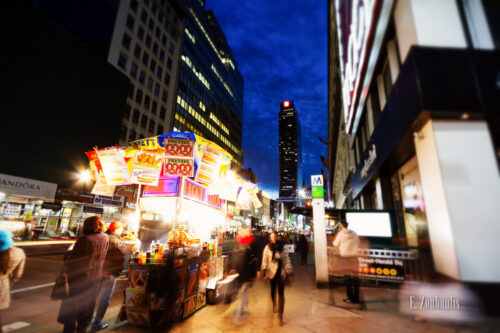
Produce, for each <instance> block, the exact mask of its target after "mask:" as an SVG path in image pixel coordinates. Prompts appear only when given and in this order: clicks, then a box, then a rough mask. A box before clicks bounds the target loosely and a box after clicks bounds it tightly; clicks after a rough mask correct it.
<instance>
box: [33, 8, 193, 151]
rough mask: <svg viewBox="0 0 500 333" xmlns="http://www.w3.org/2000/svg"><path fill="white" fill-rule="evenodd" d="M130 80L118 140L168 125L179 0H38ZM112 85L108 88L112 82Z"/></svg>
mask: <svg viewBox="0 0 500 333" xmlns="http://www.w3.org/2000/svg"><path fill="white" fill-rule="evenodd" d="M35 5H36V6H37V7H39V8H40V9H42V10H44V11H45V12H47V13H49V14H50V15H51V16H53V17H54V18H55V19H57V20H58V21H59V22H61V23H62V24H63V25H65V26H66V27H67V28H68V29H69V30H71V31H72V32H74V33H75V34H76V35H77V36H78V37H80V38H81V39H82V40H84V41H85V42H87V43H89V44H90V45H91V46H92V47H94V48H95V49H96V50H97V51H98V52H99V53H100V54H101V55H102V56H103V57H104V58H105V59H106V60H107V61H108V62H109V63H110V64H111V65H113V66H114V67H115V68H117V69H118V70H119V71H121V72H122V73H123V74H125V75H126V76H127V77H128V79H129V88H128V96H127V99H126V105H125V109H124V111H123V118H122V120H121V127H120V120H117V126H118V127H119V128H120V135H119V138H117V140H116V141H117V142H119V144H127V143H128V142H129V141H134V140H136V139H139V138H144V137H150V136H154V135H158V134H162V133H164V132H166V131H168V130H171V127H172V118H173V110H174V109H175V103H176V97H177V94H176V91H177V78H178V70H179V64H180V59H181V58H180V55H181V50H182V42H183V36H184V22H185V16H186V13H185V11H184V9H183V6H182V4H181V3H180V2H179V1H177V0H161V1H155V0H143V1H138V0H122V1H111V0H103V1H101V0H75V1H60V0H37V1H35ZM110 88H111V87H110Z"/></svg>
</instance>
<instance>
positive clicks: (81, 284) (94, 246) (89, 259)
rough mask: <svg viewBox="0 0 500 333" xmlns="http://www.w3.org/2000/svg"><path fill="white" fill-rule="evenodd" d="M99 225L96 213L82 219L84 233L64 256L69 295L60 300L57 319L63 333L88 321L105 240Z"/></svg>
mask: <svg viewBox="0 0 500 333" xmlns="http://www.w3.org/2000/svg"><path fill="white" fill-rule="evenodd" d="M103 228H104V224H103V223H102V220H101V218H100V217H99V216H91V217H88V218H86V219H85V221H84V222H83V234H84V236H82V237H80V238H79V239H78V240H77V241H76V243H75V244H74V246H73V247H72V248H70V250H69V251H68V252H67V253H66V254H65V256H64V265H65V268H64V269H65V272H66V274H67V275H68V285H69V297H68V298H65V299H63V300H62V302H61V308H60V309H59V316H58V318H57V321H58V322H59V323H61V324H63V325H64V333H69V332H75V329H76V331H77V332H85V331H86V330H87V327H88V326H89V325H90V322H91V320H92V314H93V313H94V307H95V303H96V299H97V295H98V293H99V282H100V280H101V275H102V266H103V264H104V259H105V258H106V253H107V251H108V243H109V241H108V236H107V235H106V234H104V233H103V232H102V231H103Z"/></svg>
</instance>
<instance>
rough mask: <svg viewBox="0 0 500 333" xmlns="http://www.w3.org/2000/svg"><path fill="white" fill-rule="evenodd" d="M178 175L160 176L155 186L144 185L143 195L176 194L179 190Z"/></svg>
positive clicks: (168, 195) (166, 195)
mask: <svg viewBox="0 0 500 333" xmlns="http://www.w3.org/2000/svg"><path fill="white" fill-rule="evenodd" d="M179 179H180V177H171V178H163V177H160V179H159V180H158V185H157V186H151V185H145V186H144V193H143V194H142V195H143V196H145V197H146V196H163V197H170V196H174V197H175V196H177V193H178V191H179Z"/></svg>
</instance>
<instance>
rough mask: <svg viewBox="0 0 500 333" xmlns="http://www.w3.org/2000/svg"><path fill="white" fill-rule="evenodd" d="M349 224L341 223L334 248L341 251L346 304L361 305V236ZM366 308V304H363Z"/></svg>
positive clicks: (340, 269) (340, 270)
mask: <svg viewBox="0 0 500 333" xmlns="http://www.w3.org/2000/svg"><path fill="white" fill-rule="evenodd" d="M347 227H348V223H347V221H345V220H341V221H340V229H341V230H340V231H339V232H338V233H337V236H336V237H335V240H334V241H333V246H335V247H337V248H338V249H339V254H340V267H339V269H338V271H339V272H340V273H341V274H343V275H344V279H345V286H346V294H347V298H345V299H344V302H346V303H356V304H357V303H360V293H359V278H358V270H359V262H358V257H359V249H360V247H361V241H360V239H359V236H358V235H357V234H356V233H355V232H354V231H352V230H349V229H348V228H347ZM361 307H362V308H364V302H361Z"/></svg>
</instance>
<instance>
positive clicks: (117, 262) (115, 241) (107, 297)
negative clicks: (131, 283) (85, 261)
mask: <svg viewBox="0 0 500 333" xmlns="http://www.w3.org/2000/svg"><path fill="white" fill-rule="evenodd" d="M122 232H123V227H122V225H121V224H120V223H119V222H117V221H115V222H112V223H111V224H110V225H109V227H108V230H107V231H106V235H107V236H108V240H109V247H108V252H107V254H106V259H105V260H104V265H103V268H102V277H101V287H100V291H99V303H97V310H96V313H95V317H94V321H93V323H92V327H91V329H90V330H91V331H92V332H96V331H99V330H103V329H105V328H107V327H108V326H109V324H107V323H103V322H102V318H104V314H105V313H106V310H107V309H108V306H109V302H110V301H111V297H112V296H113V291H114V290H115V284H116V277H117V276H118V275H120V273H121V272H122V270H123V267H124V258H125V256H124V254H125V253H126V252H127V251H126V250H124V248H123V246H121V244H122V242H121V234H122Z"/></svg>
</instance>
